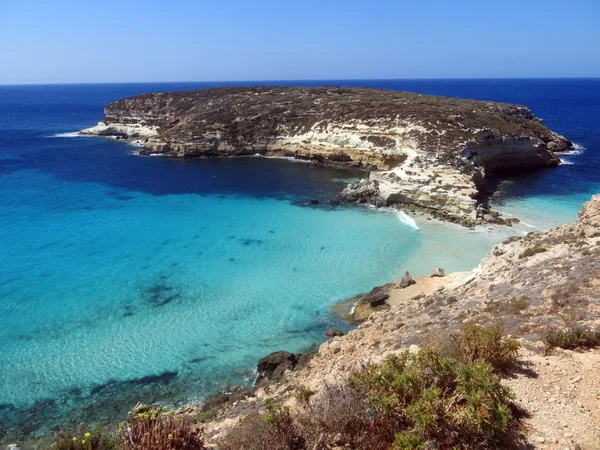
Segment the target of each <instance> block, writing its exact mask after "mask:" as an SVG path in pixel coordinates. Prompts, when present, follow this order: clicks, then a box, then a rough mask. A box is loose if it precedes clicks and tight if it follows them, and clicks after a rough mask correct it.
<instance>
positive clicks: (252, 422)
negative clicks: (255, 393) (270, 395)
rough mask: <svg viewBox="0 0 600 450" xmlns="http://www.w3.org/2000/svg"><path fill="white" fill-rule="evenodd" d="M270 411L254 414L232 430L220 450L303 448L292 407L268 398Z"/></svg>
mask: <svg viewBox="0 0 600 450" xmlns="http://www.w3.org/2000/svg"><path fill="white" fill-rule="evenodd" d="M265 407H266V410H267V414H266V415H265V416H262V415H260V414H254V415H251V416H249V417H247V418H246V419H245V420H244V421H243V422H242V423H241V424H240V425H238V426H237V427H235V428H234V429H233V430H231V431H230V432H229V433H228V434H227V436H225V438H224V439H223V440H221V441H220V442H219V446H218V448H219V450H302V449H304V448H305V445H304V441H303V439H302V437H301V436H300V435H299V433H298V432H297V428H296V426H295V424H294V421H293V420H292V417H291V416H290V411H289V408H287V407H285V406H283V405H282V404H281V403H276V402H274V401H273V400H271V399H267V400H265Z"/></svg>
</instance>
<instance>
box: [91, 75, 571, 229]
mask: <svg viewBox="0 0 600 450" xmlns="http://www.w3.org/2000/svg"><path fill="white" fill-rule="evenodd" d="M105 116H106V117H105V118H104V119H103V120H102V121H101V122H100V123H99V124H98V125H96V126H95V127H92V128H88V129H85V130H82V131H81V133H82V134H91V135H101V136H114V137H118V138H124V139H134V140H139V141H141V142H143V149H142V150H141V151H140V153H141V154H143V155H150V154H161V155H169V156H177V157H184V158H201V157H204V158H214V157H234V156H250V155H256V154H260V155H264V156H277V157H291V158H296V159H302V160H311V161H316V162H321V163H328V164H335V165H346V166H353V167H359V168H364V169H366V170H369V171H370V175H369V178H368V179H365V180H362V181H361V182H360V183H357V184H354V185H350V186H348V187H347V188H346V189H345V190H344V191H343V192H342V194H341V196H340V200H341V201H347V202H358V203H369V204H373V205H376V206H394V205H411V206H412V207H415V208H419V209H423V210H426V211H428V212H430V213H432V214H434V215H437V216H440V217H443V218H445V219H448V220H452V221H456V222H460V223H463V224H467V225H469V224H473V223H476V222H477V221H478V220H480V219H481V217H478V213H477V211H478V209H481V207H483V208H486V207H487V198H488V195H489V194H490V193H491V192H492V191H491V190H490V181H491V180H495V179H497V178H496V177H498V176H500V177H501V176H502V175H504V174H510V173H514V172H522V171H531V170H536V169H540V168H546V167H553V166H556V165H558V164H559V163H560V160H559V158H558V157H557V156H556V155H555V153H557V152H564V151H569V150H572V149H573V144H572V143H571V141H569V140H568V139H566V138H565V137H563V136H560V135H559V134H557V133H555V132H553V131H551V130H550V129H548V128H547V127H546V126H545V125H544V123H543V122H542V120H541V119H539V118H537V117H535V116H534V115H533V113H532V112H531V110H530V109H528V108H526V107H524V106H518V105H511V104H505V103H496V102H489V101H476V100H464V99H457V98H446V97H438V96H429V95H422V94H416V93H409V92H398V91H391V90H379V89H369V88H345V87H344V88H342V87H236V88H216V89H205V90H199V91H190V92H171V93H154V94H144V95H139V96H136V97H130V98H126V99H122V100H117V101H115V102H113V103H111V104H110V105H108V106H107V107H106V109H105ZM488 218H489V219H490V220H491V221H494V220H497V216H496V215H494V214H490V215H488Z"/></svg>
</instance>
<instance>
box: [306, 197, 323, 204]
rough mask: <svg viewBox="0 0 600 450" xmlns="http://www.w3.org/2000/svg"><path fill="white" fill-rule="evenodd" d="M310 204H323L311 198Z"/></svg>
mask: <svg viewBox="0 0 600 450" xmlns="http://www.w3.org/2000/svg"><path fill="white" fill-rule="evenodd" d="M309 203H310V204H311V205H318V204H319V203H321V202H320V201H319V200H317V199H316V198H311V199H310V202H309Z"/></svg>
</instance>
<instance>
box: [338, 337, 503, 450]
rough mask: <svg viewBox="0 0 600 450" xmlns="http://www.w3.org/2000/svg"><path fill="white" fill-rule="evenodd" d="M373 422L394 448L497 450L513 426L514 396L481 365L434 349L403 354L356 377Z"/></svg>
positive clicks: (351, 381)
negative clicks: (386, 431) (388, 433)
mask: <svg viewBox="0 0 600 450" xmlns="http://www.w3.org/2000/svg"><path fill="white" fill-rule="evenodd" d="M350 383H351V386H353V387H354V388H355V389H357V390H359V391H362V392H364V393H365V394H366V395H368V397H369V400H370V403H371V405H372V407H373V408H374V411H375V415H376V417H377V418H376V423H378V422H381V423H383V424H385V426H387V427H391V428H392V429H393V430H394V432H395V434H396V438H395V441H394V448H395V449H407V448H425V446H426V445H427V446H428V448H429V447H433V448H439V447H442V446H444V445H452V446H458V447H460V448H485V447H490V448H497V447H495V446H499V445H501V444H502V443H503V442H505V441H506V439H507V438H508V437H509V432H510V430H511V428H512V425H513V424H514V421H515V419H514V417H513V415H512V409H511V405H512V398H513V396H512V394H511V392H510V391H509V390H508V388H506V387H504V386H502V385H501V384H500V378H499V377H498V376H497V375H496V374H494V372H493V369H492V368H491V367H490V366H489V365H487V364H485V363H479V362H477V363H460V362H459V361H457V360H455V359H453V358H449V357H446V356H443V355H442V354H441V353H440V352H439V351H437V350H434V349H423V350H420V351H419V352H418V353H417V354H411V353H408V352H405V353H403V354H401V355H399V356H393V357H390V358H388V359H387V360H386V361H385V362H384V363H383V364H382V365H381V366H370V367H368V368H367V369H366V370H364V371H363V372H362V373H358V374H355V375H354V376H353V377H352V378H351V380H350Z"/></svg>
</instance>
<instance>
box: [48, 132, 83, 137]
mask: <svg viewBox="0 0 600 450" xmlns="http://www.w3.org/2000/svg"><path fill="white" fill-rule="evenodd" d="M89 136H90V135H88V134H80V133H79V131H70V132H68V133H56V134H52V135H50V136H48V137H53V138H72V137H89Z"/></svg>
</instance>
